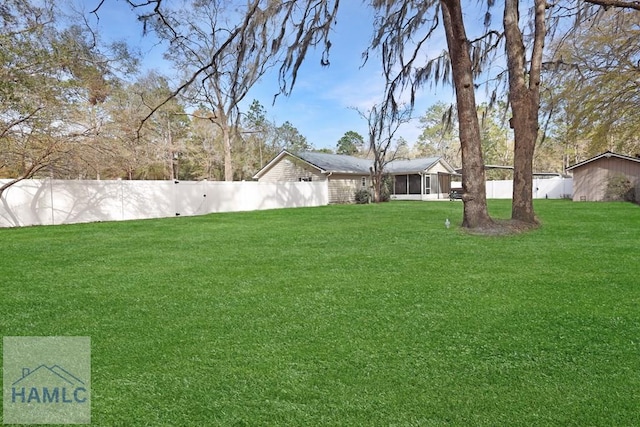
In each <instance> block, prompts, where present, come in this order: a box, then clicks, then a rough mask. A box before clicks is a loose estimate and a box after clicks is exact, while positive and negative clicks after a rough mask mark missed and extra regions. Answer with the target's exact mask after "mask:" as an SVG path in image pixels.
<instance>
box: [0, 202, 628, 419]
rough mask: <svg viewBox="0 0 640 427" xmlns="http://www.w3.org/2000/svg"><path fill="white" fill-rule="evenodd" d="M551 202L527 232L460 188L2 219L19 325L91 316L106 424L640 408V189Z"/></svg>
mask: <svg viewBox="0 0 640 427" xmlns="http://www.w3.org/2000/svg"><path fill="white" fill-rule="evenodd" d="M489 207H490V211H491V213H492V215H494V216H495V217H497V218H507V217H508V216H509V211H510V202H509V201H490V205H489ZM536 211H537V213H538V215H539V217H540V219H541V222H542V223H543V226H542V228H540V229H539V230H536V231H533V232H529V233H526V234H521V235H515V236H508V237H482V236H473V235H469V234H466V233H464V232H462V231H461V230H460V229H459V227H458V225H459V223H460V221H461V217H462V204H461V203H460V202H441V203H437V202H433V203H420V202H413V203H411V202H392V203H387V204H382V205H364V206H362V205H353V206H327V207H320V208H309V209H306V208H305V209H289V210H274V211H261V212H250V213H232V214H214V215H208V216H203V217H193V218H185V217H182V218H171V219H161V220H147V221H134V222H120V223H98V224H79V225H69V226H55V227H34V228H24V229H3V230H0V238H1V239H2V245H1V246H0V259H1V264H0V281H1V283H2V285H1V287H0V332H1V333H2V335H5V336H16V335H31V336H46V335H53V336H57V335H79V336H90V337H91V342H92V401H93V406H92V424H93V425H98V426H138V425H149V426H152V425H153V426H156V425H164V426H183V425H184V426H204V425H221V426H227V425H229V426H235V425H239V426H241V425H247V426H254V425H269V426H271V425H288V426H311V425H339V426H347V425H352V426H378V425H393V426H499V425H509V426H536V425H539V426H549V425H555V426H635V425H640V265H639V261H640V208H639V207H638V206H634V205H631V204H623V203H573V202H570V201H558V200H555V201H551V200H541V201H537V202H536ZM447 217H448V218H450V219H451V220H452V223H453V225H452V227H451V228H450V229H446V228H445V226H444V221H445V218H447Z"/></svg>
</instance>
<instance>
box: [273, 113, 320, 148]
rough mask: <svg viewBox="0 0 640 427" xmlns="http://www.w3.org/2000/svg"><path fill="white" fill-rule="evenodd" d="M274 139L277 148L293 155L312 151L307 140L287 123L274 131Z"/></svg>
mask: <svg viewBox="0 0 640 427" xmlns="http://www.w3.org/2000/svg"><path fill="white" fill-rule="evenodd" d="M275 137H276V139H275V140H276V145H277V146H279V147H281V148H283V149H285V150H288V151H292V152H294V153H297V152H301V151H310V150H312V149H313V146H312V145H311V144H310V143H309V142H308V141H307V138H306V137H305V136H304V135H302V134H301V133H300V131H299V130H298V129H297V128H296V127H295V126H293V124H292V123H291V122H289V121H286V122H284V123H283V124H282V125H280V126H278V127H277V128H276V129H275Z"/></svg>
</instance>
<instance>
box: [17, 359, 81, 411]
mask: <svg viewBox="0 0 640 427" xmlns="http://www.w3.org/2000/svg"><path fill="white" fill-rule="evenodd" d="M87 398H88V391H87V388H86V385H85V382H84V381H82V380H81V379H80V378H78V377H77V376H76V375H74V374H72V373H71V372H69V371H67V370H66V369H64V368H63V367H62V366H59V365H53V366H46V365H40V366H38V367H37V368H35V369H29V368H22V377H20V378H19V379H18V380H16V381H15V382H14V383H13V384H11V403H18V404H19V403H28V404H83V403H86V402H87Z"/></svg>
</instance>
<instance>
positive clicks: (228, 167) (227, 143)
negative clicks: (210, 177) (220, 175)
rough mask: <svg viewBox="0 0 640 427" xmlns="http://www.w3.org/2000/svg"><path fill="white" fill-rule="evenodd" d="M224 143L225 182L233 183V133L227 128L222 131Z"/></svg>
mask: <svg viewBox="0 0 640 427" xmlns="http://www.w3.org/2000/svg"><path fill="white" fill-rule="evenodd" d="M222 141H223V144H224V180H225V181H233V164H232V162H231V132H230V131H229V128H228V127H226V126H225V127H224V129H223V131H222Z"/></svg>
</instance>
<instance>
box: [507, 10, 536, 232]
mask: <svg viewBox="0 0 640 427" xmlns="http://www.w3.org/2000/svg"><path fill="white" fill-rule="evenodd" d="M545 7H546V2H545V0H535V37H534V45H533V50H532V53H531V65H530V67H531V68H530V70H529V72H528V75H527V74H526V68H525V67H526V59H525V55H526V52H525V46H524V43H523V40H522V32H521V31H520V27H519V25H518V21H519V17H520V14H519V11H518V0H505V6H504V29H505V40H506V51H507V67H508V71H509V103H510V104H511V112H512V119H511V127H512V128H513V133H514V138H515V144H514V158H513V162H514V164H513V169H514V170H513V204H512V208H511V219H513V220H517V221H522V222H526V223H529V224H537V223H538V221H537V219H536V215H535V211H534V210H533V154H534V150H535V146H536V140H537V138H538V110H539V109H540V70H541V67H542V50H543V47H544V37H545V31H546V29H545Z"/></svg>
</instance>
